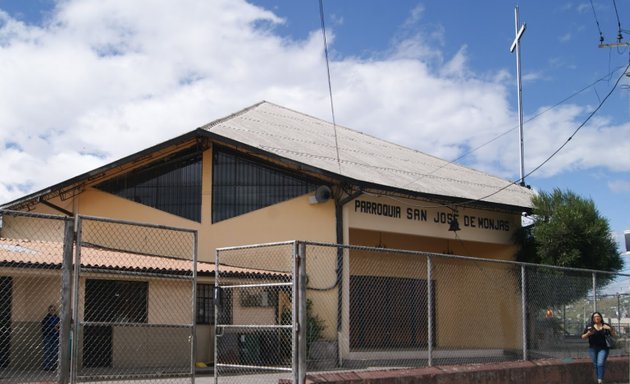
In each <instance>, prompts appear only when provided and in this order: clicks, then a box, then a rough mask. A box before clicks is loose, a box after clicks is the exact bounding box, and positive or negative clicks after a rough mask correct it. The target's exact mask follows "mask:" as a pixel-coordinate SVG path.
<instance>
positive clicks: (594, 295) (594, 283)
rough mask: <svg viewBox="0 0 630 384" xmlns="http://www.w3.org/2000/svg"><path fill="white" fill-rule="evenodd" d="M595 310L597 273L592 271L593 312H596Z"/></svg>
mask: <svg viewBox="0 0 630 384" xmlns="http://www.w3.org/2000/svg"><path fill="white" fill-rule="evenodd" d="M596 311H597V274H596V273H595V272H593V312H596ZM602 320H603V319H602Z"/></svg>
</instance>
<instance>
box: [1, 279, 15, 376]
mask: <svg viewBox="0 0 630 384" xmlns="http://www.w3.org/2000/svg"><path fill="white" fill-rule="evenodd" d="M12 291H13V281H12V280H11V278H10V277H4V276H0V368H6V367H7V366H8V365H9V362H10V353H11V296H12Z"/></svg>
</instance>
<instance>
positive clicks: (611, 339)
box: [604, 333, 616, 349]
mask: <svg viewBox="0 0 630 384" xmlns="http://www.w3.org/2000/svg"><path fill="white" fill-rule="evenodd" d="M604 337H605V338H606V346H607V347H608V348H611V349H612V348H615V343H616V340H615V338H614V337H613V336H612V335H611V334H610V333H607V334H606V335H605V336H604Z"/></svg>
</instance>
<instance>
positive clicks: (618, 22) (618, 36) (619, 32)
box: [613, 0, 623, 43]
mask: <svg viewBox="0 0 630 384" xmlns="http://www.w3.org/2000/svg"><path fill="white" fill-rule="evenodd" d="M613 5H614V6H615V15H617V42H619V43H620V42H621V40H623V35H622V34H621V21H619V11H617V1H616V0H613Z"/></svg>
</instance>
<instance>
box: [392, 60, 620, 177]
mask: <svg viewBox="0 0 630 384" xmlns="http://www.w3.org/2000/svg"><path fill="white" fill-rule="evenodd" d="M621 68H623V66H619V67H617V68H615V69H614V70H613V71H611V72H609V73H607V74H606V75H604V76H602V77H600V78H599V79H597V80H595V81H594V82H592V83H590V84H588V85H586V86H585V87H583V88H581V89H580V90H578V91H576V92H574V93H572V94H571V95H569V96H567V97H565V98H564V99H562V100H560V101H558V102H557V103H555V104H553V105H552V106H550V107H548V108H546V109H544V110H542V111H540V112H538V113H537V114H535V115H533V116H532V117H530V118H528V119H526V120H525V122H524V124H527V123H529V122H531V121H533V120H535V119H537V118H538V117H540V116H541V115H543V114H545V113H547V112H549V111H551V110H553V109H555V108H557V107H558V106H560V105H562V104H564V103H566V102H567V101H569V100H571V99H572V98H574V97H575V96H577V95H579V94H580V93H582V92H584V91H586V90H587V89H589V88H591V87H594V86H595V85H597V83H599V82H602V81H604V80H605V79H606V78H609V77H610V76H611V75H612V74H613V73H614V72H616V71H618V70H619V69H621ZM598 101H600V102H601V99H599V96H598ZM517 128H518V126H515V127H512V128H510V129H508V130H506V131H504V132H502V133H500V134H498V135H497V136H495V137H493V138H492V139H490V140H488V141H486V142H485V143H483V144H481V145H479V146H477V147H475V148H473V149H471V150H469V151H467V152H465V153H464V154H462V155H461V156H459V157H457V158H455V159H453V160H451V161H449V162H448V163H445V164H443V165H441V166H439V167H437V168H435V169H434V170H433V171H431V172H428V173H426V174H423V175H421V176H420V177H418V178H417V179H415V180H413V181H410V182H409V183H407V184H405V185H404V186H403V187H406V186H408V185H411V184H413V183H416V182H418V181H420V180H421V179H422V178H424V177H426V176H430V175H432V174H434V173H435V172H437V171H439V170H440V169H442V168H444V167H446V166H449V165H451V164H454V163H456V162H457V161H459V160H461V159H463V158H464V157H466V156H468V155H470V154H472V153H474V152H476V151H478V150H480V149H481V148H483V147H485V146H486V145H489V144H491V143H493V142H495V141H497V140H498V139H500V138H501V137H503V136H505V135H507V134H508V133H510V132H512V131H514V130H515V129H517Z"/></svg>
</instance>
